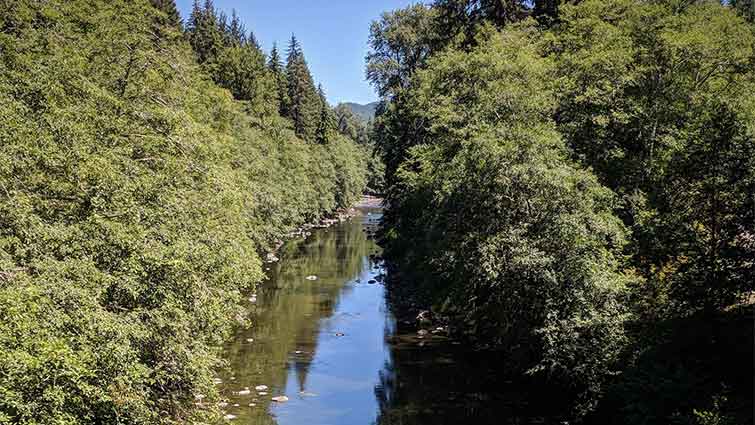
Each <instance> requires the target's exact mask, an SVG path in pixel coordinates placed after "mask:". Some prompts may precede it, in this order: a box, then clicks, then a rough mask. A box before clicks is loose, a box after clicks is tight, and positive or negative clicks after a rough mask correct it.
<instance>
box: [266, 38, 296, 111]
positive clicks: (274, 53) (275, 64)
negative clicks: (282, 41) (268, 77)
mask: <svg viewBox="0 0 755 425" xmlns="http://www.w3.org/2000/svg"><path fill="white" fill-rule="evenodd" d="M267 68H268V69H269V70H270V74H272V77H273V83H274V84H275V100H276V103H277V104H278V113H279V114H280V116H282V117H287V116H289V111H290V109H291V106H290V100H289V98H288V81H287V80H286V71H285V69H284V67H283V62H282V60H281V57H280V53H278V45H277V44H273V49H272V50H271V51H270V58H269V59H268V61H267Z"/></svg>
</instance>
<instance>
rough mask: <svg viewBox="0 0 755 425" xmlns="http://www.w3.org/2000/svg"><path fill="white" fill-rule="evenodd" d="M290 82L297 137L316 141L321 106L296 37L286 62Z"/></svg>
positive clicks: (289, 46)
mask: <svg viewBox="0 0 755 425" xmlns="http://www.w3.org/2000/svg"><path fill="white" fill-rule="evenodd" d="M286 81H287V82H288V102H289V104H288V109H289V110H288V114H289V115H288V117H289V118H291V121H293V124H294V131H295V132H296V135H297V136H299V137H301V138H303V139H304V140H309V141H314V140H315V139H316V136H317V135H316V133H317V124H318V121H319V120H320V110H321V104H322V102H321V101H320V96H319V95H318V94H317V89H316V88H315V83H314V80H313V79H312V74H311V73H310V72H309V66H308V65H307V60H306V59H305V58H304V52H302V50H301V45H300V44H299V41H298V40H297V39H296V37H295V36H293V35H292V36H291V41H290V43H289V45H288V59H287V61H286Z"/></svg>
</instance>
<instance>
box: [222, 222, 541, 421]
mask: <svg viewBox="0 0 755 425" xmlns="http://www.w3.org/2000/svg"><path fill="white" fill-rule="evenodd" d="M363 213H364V214H363V215H361V216H359V217H357V218H355V219H353V220H352V221H350V222H346V223H342V224H340V225H337V226H334V227H332V228H330V229H322V230H317V231H314V232H313V234H312V236H311V237H309V238H308V239H307V240H299V241H292V242H289V243H287V244H286V245H285V247H284V248H283V250H282V251H281V253H280V255H279V256H280V257H281V261H280V263H277V264H275V265H271V266H270V269H271V270H269V271H268V273H269V276H270V279H269V281H268V282H267V283H266V284H265V285H264V286H263V287H262V288H260V289H259V292H258V293H257V294H256V301H255V302H254V303H251V304H252V305H251V310H252V317H251V319H252V322H253V325H252V327H251V328H250V329H245V330H240V331H239V332H238V334H237V335H236V336H235V337H234V339H233V340H232V341H231V342H229V343H228V345H227V346H226V359H227V360H228V362H229V364H230V367H229V369H228V371H227V372H225V373H224V374H222V376H221V379H222V381H223V383H222V384H221V391H222V393H223V394H224V395H225V397H226V399H227V403H228V404H227V405H225V406H224V410H225V411H226V412H228V413H229V414H232V415H234V416H235V422H236V423H248V424H279V425H287V424H296V425H299V424H310V425H316V424H328V425H341V424H344V425H360V424H365V425H369V424H381V425H389V424H390V425H394V424H402V425H403V424H407V425H408V424H434V425H438V424H441V425H442V424H466V423H474V424H478V425H483V424H501V423H543V422H545V419H544V418H542V417H539V416H537V415H534V416H533V415H527V414H526V412H527V411H529V410H530V409H529V406H528V404H527V402H526V400H527V394H526V392H524V391H522V388H523V387H522V386H521V385H519V384H514V383H513V382H510V381H507V380H506V378H505V377H504V376H503V375H502V374H501V371H500V370H497V369H496V366H498V365H499V362H498V361H496V359H495V357H490V355H488V357H486V356H485V355H483V354H475V353H470V352H469V351H467V350H465V348H464V347H463V346H461V345H459V344H457V343H454V342H452V341H448V340H446V339H444V338H442V337H439V336H430V335H428V336H426V337H422V338H420V337H419V336H418V335H417V333H416V330H415V329H401V327H397V323H396V320H395V319H394V317H393V315H392V314H391V312H390V308H389V307H388V306H387V305H386V291H385V288H384V287H383V286H382V284H381V283H382V280H383V278H384V269H383V267H382V264H380V263H379V262H378V260H377V259H378V257H376V254H379V248H378V246H377V245H376V244H375V243H374V242H373V241H372V240H370V239H369V237H368V233H369V232H371V231H372V230H374V228H375V226H376V225H377V224H378V220H379V218H380V214H379V210H374V209H373V210H365V211H363ZM368 213H369V214H368ZM308 276H317V280H307V277H308ZM498 369H500V366H498ZM258 386H260V387H259V389H255V387H258ZM261 386H265V387H261ZM541 389H542V388H541ZM275 396H286V397H288V401H286V402H284V403H277V402H273V401H272V397H275ZM538 414H540V415H542V414H543V413H542V412H541V411H540V412H538Z"/></svg>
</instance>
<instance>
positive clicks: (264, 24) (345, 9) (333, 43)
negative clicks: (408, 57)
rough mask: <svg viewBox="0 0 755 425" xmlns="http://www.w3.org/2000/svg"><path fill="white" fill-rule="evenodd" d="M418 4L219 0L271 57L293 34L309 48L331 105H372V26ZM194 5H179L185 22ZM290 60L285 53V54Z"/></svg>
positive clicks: (400, 0)
mask: <svg viewBox="0 0 755 425" xmlns="http://www.w3.org/2000/svg"><path fill="white" fill-rule="evenodd" d="M417 2H418V0H214V3H215V8H216V9H218V10H223V11H225V12H226V13H227V14H228V15H229V16H230V14H231V9H236V12H237V13H238V14H239V17H240V18H241V20H242V21H243V22H244V24H245V25H246V29H247V30H252V31H254V35H255V36H256V37H257V40H259V42H260V44H261V45H262V47H263V48H264V49H265V52H266V53H269V52H270V49H271V48H272V46H273V42H277V43H278V47H279V48H280V49H281V51H282V52H285V50H286V47H287V46H288V41H289V40H290V39H291V34H292V33H294V34H296V38H298V39H299V42H300V43H301V45H302V48H303V49H304V55H305V57H306V59H307V63H308V64H309V68H310V70H311V71H312V76H313V77H314V79H315V82H316V83H322V85H323V88H324V89H325V92H326V94H327V96H328V101H329V102H330V103H331V104H333V105H336V104H338V103H340V102H356V103H362V104H365V103H369V102H373V101H375V100H377V95H376V94H375V91H374V90H373V89H372V86H370V84H369V83H368V82H367V81H366V80H365V77H364V57H365V55H366V54H367V42H368V37H369V33H370V23H371V22H372V21H373V20H375V19H378V18H379V17H380V14H381V13H383V12H385V11H389V10H393V9H397V8H402V7H406V6H408V5H410V4H414V3H417ZM192 3H193V0H177V1H176V4H177V5H178V8H179V9H180V11H181V15H182V17H183V19H184V22H186V20H187V19H188V17H189V13H190V12H191V6H192ZM284 57H285V54H284Z"/></svg>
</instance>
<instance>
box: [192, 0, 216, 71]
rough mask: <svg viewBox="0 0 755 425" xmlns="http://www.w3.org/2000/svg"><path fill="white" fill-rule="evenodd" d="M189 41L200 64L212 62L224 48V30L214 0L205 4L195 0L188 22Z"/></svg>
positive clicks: (206, 1)
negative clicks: (201, 4) (202, 4)
mask: <svg viewBox="0 0 755 425" xmlns="http://www.w3.org/2000/svg"><path fill="white" fill-rule="evenodd" d="M186 30H187V33H188V38H189V43H190V44H191V46H192V48H193V49H194V53H195V54H196V55H197V60H198V61H199V63H200V64H204V63H206V62H212V61H214V60H215V59H216V58H217V57H218V54H219V52H220V51H221V50H222V48H223V31H222V29H221V26H220V22H219V19H218V15H217V13H216V11H215V6H214V4H213V2H212V0H205V3H204V6H200V5H199V0H194V5H193V7H192V11H191V15H190V16H189V22H188V24H187V28H186Z"/></svg>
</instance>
